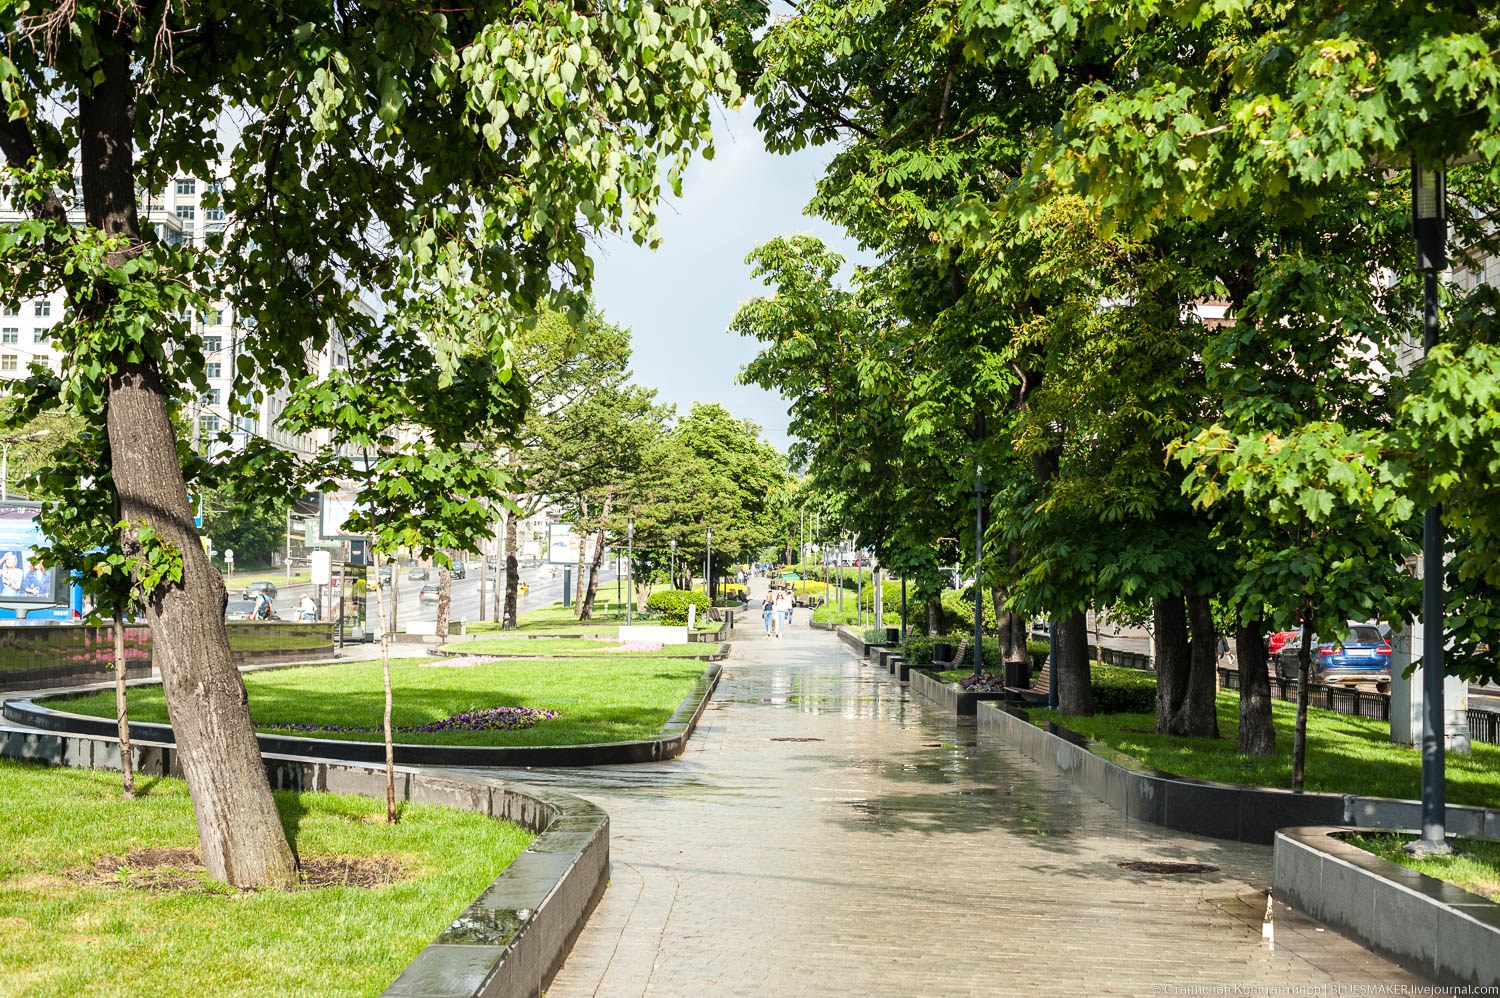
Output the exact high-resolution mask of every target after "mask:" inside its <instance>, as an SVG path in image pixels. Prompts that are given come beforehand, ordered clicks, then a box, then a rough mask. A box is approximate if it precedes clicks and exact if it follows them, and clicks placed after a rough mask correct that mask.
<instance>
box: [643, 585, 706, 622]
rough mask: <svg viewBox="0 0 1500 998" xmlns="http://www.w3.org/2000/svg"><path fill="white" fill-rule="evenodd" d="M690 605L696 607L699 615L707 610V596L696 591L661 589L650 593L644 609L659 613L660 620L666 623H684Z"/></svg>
mask: <svg viewBox="0 0 1500 998" xmlns="http://www.w3.org/2000/svg"><path fill="white" fill-rule="evenodd" d="M690 605H691V606H696V607H697V608H698V616H700V617H701V616H702V615H703V614H704V613H705V612H706V611H707V610H708V596H706V595H705V594H703V593H700V592H696V591H695V592H687V591H686V590H682V589H663V590H662V591H661V592H656V593H652V594H651V597H650V598H649V599H647V600H646V610H647V611H648V612H651V613H659V614H661V619H662V622H663V623H666V624H686V623H687V617H688V607H689V606H690Z"/></svg>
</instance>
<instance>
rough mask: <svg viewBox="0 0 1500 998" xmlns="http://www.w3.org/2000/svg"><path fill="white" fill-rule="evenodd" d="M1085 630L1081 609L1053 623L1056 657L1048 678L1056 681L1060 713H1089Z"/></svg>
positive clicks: (1090, 688)
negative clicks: (1055, 628)
mask: <svg viewBox="0 0 1500 998" xmlns="http://www.w3.org/2000/svg"><path fill="white" fill-rule="evenodd" d="M1090 678H1091V675H1090V672H1089V631H1088V622H1087V621H1086V620H1085V619H1084V616H1083V611H1082V610H1074V611H1073V612H1072V613H1070V614H1068V615H1067V616H1066V617H1064V618H1063V619H1062V620H1061V621H1059V622H1058V624H1057V661H1056V662H1053V663H1052V681H1053V682H1055V683H1057V709H1058V711H1060V712H1061V713H1062V714H1064V715H1070V716H1073V717H1080V716H1081V717H1092V716H1093V714H1094V688H1093V686H1092V685H1091V684H1090V682H1089V680H1090Z"/></svg>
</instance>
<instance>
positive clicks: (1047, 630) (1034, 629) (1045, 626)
mask: <svg viewBox="0 0 1500 998" xmlns="http://www.w3.org/2000/svg"><path fill="white" fill-rule="evenodd" d="M1030 635H1031V640H1033V641H1047V640H1049V639H1050V638H1051V637H1052V624H1051V623H1049V622H1048V621H1045V620H1033V621H1032V622H1031V631H1030Z"/></svg>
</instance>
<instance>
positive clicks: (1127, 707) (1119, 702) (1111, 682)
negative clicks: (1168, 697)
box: [1089, 665, 1156, 714]
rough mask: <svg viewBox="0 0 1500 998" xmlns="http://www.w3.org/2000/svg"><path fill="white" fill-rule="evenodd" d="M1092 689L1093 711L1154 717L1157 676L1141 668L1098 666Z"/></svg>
mask: <svg viewBox="0 0 1500 998" xmlns="http://www.w3.org/2000/svg"><path fill="white" fill-rule="evenodd" d="M1089 686H1090V687H1091V688H1092V689H1093V693H1094V710H1095V711H1096V712H1097V713H1100V714H1152V713H1155V712H1156V674H1155V673H1153V672H1142V671H1141V670H1139V669H1120V668H1117V667H1115V666H1112V665H1096V666H1094V669H1093V676H1092V678H1091V679H1090V680H1089Z"/></svg>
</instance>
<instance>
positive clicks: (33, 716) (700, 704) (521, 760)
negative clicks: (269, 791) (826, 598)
mask: <svg viewBox="0 0 1500 998" xmlns="http://www.w3.org/2000/svg"><path fill="white" fill-rule="evenodd" d="M723 668H724V667H723V665H721V664H719V663H717V662H714V663H710V665H709V666H708V668H707V669H705V670H704V671H703V674H702V675H701V676H699V677H698V681H697V683H696V684H695V685H694V687H693V690H692V692H690V693H689V694H688V695H687V697H685V698H684V699H683V701H682V702H681V703H679V704H678V705H677V709H676V710H674V711H673V712H672V716H671V717H670V718H668V719H667V722H666V723H665V724H663V725H662V727H661V730H660V731H658V732H657V735H656V737H655V738H650V739H642V740H640V741H633V742H603V743H598V744H592V745H537V746H514V745H495V746H488V745H462V746H460V745H399V744H398V745H397V746H396V749H395V752H396V762H397V763H399V764H402V765H421V766H605V765H617V764H622V763H634V762H661V761H663V760H665V759H675V758H676V757H677V756H679V755H681V754H682V752H683V750H684V749H685V748H686V747H687V740H688V738H689V736H691V735H692V733H693V730H694V728H695V727H696V726H697V724H698V719H699V718H700V717H702V715H703V710H704V708H705V707H706V706H707V705H708V700H709V698H710V697H711V696H713V692H714V689H715V688H717V686H718V684H719V676H720V675H721V673H722V672H723ZM76 692H89V691H76ZM76 692H75V691H68V692H49V693H48V694H47V696H49V697H53V696H57V697H67V696H69V695H76ZM0 713H3V716H4V718H5V719H6V720H9V721H12V722H14V723H16V724H21V725H26V726H29V727H33V728H39V729H41V730H43V731H54V732H66V733H69V734H84V735H98V736H106V737H107V736H108V735H110V734H111V733H112V732H114V731H115V729H116V724H115V722H114V721H113V720H112V719H109V718H102V717H89V716H87V715H84V714H69V713H67V712H65V711H57V710H53V709H52V708H50V707H44V706H42V705H41V704H38V703H35V702H34V700H33V698H32V697H30V696H23V697H11V698H7V699H5V700H4V703H3V705H0ZM130 737H131V739H132V740H139V741H147V742H155V743H159V744H162V745H171V744H173V742H174V739H173V737H172V729H171V728H170V727H169V726H168V725H165V724H150V723H145V722H138V721H132V722H131V724H130ZM255 738H256V741H257V742H259V743H260V748H261V752H262V753H263V754H269V755H288V756H295V757H297V758H305V759H320V760H323V761H331V762H382V761H383V760H384V759H385V745H384V744H382V743H381V742H351V741H338V740H335V739H330V738H298V737H292V736H288V735H267V734H257V735H256V736H255Z"/></svg>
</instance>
